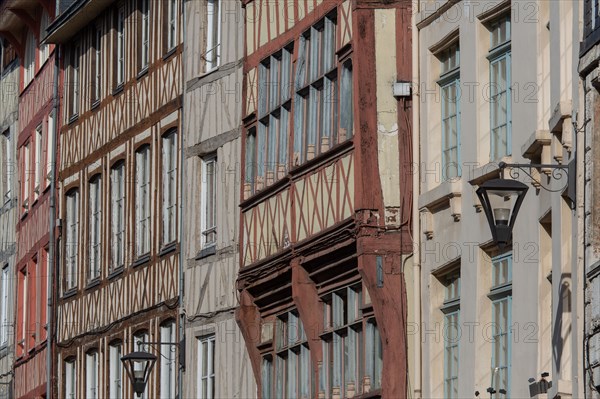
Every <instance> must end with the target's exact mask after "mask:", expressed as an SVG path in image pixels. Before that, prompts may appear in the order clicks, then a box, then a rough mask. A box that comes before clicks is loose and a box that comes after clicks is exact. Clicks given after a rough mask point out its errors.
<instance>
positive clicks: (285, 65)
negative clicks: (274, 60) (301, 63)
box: [281, 49, 292, 102]
mask: <svg viewBox="0 0 600 399" xmlns="http://www.w3.org/2000/svg"><path fill="white" fill-rule="evenodd" d="M291 59H292V56H291V54H290V52H289V50H287V49H283V51H282V53H281V102H285V101H287V100H289V99H290V93H291V90H292V81H291V79H290V71H291V65H292V61H291Z"/></svg>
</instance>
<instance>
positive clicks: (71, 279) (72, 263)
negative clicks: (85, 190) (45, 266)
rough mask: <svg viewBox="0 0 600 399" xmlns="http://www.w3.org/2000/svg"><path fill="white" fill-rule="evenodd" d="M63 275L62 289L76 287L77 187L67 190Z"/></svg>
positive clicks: (66, 290)
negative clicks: (63, 285)
mask: <svg viewBox="0 0 600 399" xmlns="http://www.w3.org/2000/svg"><path fill="white" fill-rule="evenodd" d="M65 227H66V229H67V232H66V234H65V270H64V272H65V276H64V278H63V281H64V284H65V287H64V291H65V292H68V291H70V290H72V289H74V288H76V287H77V277H78V274H77V269H78V267H77V256H78V247H79V245H78V238H79V237H78V234H79V189H77V188H75V189H72V190H69V192H67V195H66V206H65Z"/></svg>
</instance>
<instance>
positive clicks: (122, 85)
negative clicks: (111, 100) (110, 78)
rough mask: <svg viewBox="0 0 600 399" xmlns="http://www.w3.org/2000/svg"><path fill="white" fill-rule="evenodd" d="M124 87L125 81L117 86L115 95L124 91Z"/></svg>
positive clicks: (113, 93) (114, 91)
mask: <svg viewBox="0 0 600 399" xmlns="http://www.w3.org/2000/svg"><path fill="white" fill-rule="evenodd" d="M124 88H125V85H124V84H123V83H120V84H119V85H118V86H117V87H115V88H114V89H113V92H112V95H113V97H115V96H117V95H119V94H121V93H123V89H124Z"/></svg>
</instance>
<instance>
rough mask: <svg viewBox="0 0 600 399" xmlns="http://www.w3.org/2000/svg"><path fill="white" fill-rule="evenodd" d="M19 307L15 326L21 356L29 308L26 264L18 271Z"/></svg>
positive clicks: (23, 349)
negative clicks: (17, 330) (17, 332)
mask: <svg viewBox="0 0 600 399" xmlns="http://www.w3.org/2000/svg"><path fill="white" fill-rule="evenodd" d="M19 285H20V287H19V305H20V306H19V307H18V309H17V328H18V329H19V334H18V335H17V337H18V340H17V343H18V344H19V346H18V352H17V355H18V356H22V355H24V354H25V345H26V343H27V342H26V339H27V316H28V315H27V310H28V309H29V301H28V299H29V296H28V289H29V274H28V272H27V266H25V267H24V268H23V269H21V271H20V272H19Z"/></svg>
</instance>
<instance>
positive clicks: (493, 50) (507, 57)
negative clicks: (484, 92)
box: [487, 14, 512, 161]
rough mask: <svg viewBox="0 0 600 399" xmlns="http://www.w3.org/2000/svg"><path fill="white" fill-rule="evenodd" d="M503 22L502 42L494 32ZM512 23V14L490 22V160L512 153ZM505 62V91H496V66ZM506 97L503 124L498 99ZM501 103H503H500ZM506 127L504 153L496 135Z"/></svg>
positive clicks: (488, 57)
mask: <svg viewBox="0 0 600 399" xmlns="http://www.w3.org/2000/svg"><path fill="white" fill-rule="evenodd" d="M502 23H506V24H507V25H506V35H507V36H506V40H504V41H502V42H498V43H496V42H494V34H495V33H496V29H497V27H498V26H500V25H501V24H502ZM511 29H512V25H511V17H510V14H507V15H504V16H502V17H500V18H498V19H496V20H494V21H493V22H491V23H490V24H489V30H490V49H489V52H488V55H487V59H488V61H489V81H490V91H489V93H488V94H489V102H490V160H491V161H497V160H500V159H502V157H505V156H510V155H512V76H511V69H512V61H511V40H512V31H511ZM502 62H504V63H505V64H504V68H505V70H504V72H505V74H506V87H505V88H504V90H503V91H501V92H498V93H494V88H495V87H498V83H497V82H495V80H494V72H493V71H494V67H495V66H496V65H500V64H501V63H502ZM503 95H504V96H505V97H506V104H505V105H506V123H505V124H502V123H499V122H498V119H499V118H498V116H500V112H499V111H498V112H497V110H496V109H495V105H496V103H497V99H498V98H501V97H502V96H503ZM500 105H501V104H500ZM504 126H505V127H506V151H505V152H504V153H501V152H499V151H500V149H499V148H496V147H497V144H496V141H500V139H499V138H496V139H495V138H494V137H495V135H496V134H495V132H497V131H498V130H499V129H501V128H502V127H504Z"/></svg>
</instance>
